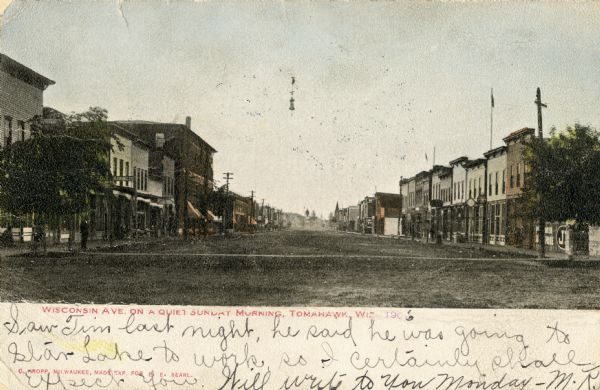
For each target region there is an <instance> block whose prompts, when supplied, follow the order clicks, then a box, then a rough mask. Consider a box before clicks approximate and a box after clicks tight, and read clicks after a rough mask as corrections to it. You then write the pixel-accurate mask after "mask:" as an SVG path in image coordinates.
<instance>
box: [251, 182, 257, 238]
mask: <svg viewBox="0 0 600 390" xmlns="http://www.w3.org/2000/svg"><path fill="white" fill-rule="evenodd" d="M253 220H254V222H256V217H255V216H254V190H252V191H250V225H251V226H250V230H251V231H252V233H254V225H253V224H252V221H253Z"/></svg>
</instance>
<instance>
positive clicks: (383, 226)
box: [375, 192, 402, 236]
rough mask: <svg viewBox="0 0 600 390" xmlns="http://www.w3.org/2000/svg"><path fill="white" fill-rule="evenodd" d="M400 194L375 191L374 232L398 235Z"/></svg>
mask: <svg viewBox="0 0 600 390" xmlns="http://www.w3.org/2000/svg"><path fill="white" fill-rule="evenodd" d="M401 206H402V198H401V196H400V194H390V193H385V192H376V193H375V233H376V234H381V235H385V236H391V235H398V220H399V217H400V212H401V210H402V208H401Z"/></svg>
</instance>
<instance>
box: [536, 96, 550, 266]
mask: <svg viewBox="0 0 600 390" xmlns="http://www.w3.org/2000/svg"><path fill="white" fill-rule="evenodd" d="M535 104H536V105H537V115H538V138H539V139H540V141H541V142H543V141H544V131H543V129H542V107H544V108H546V107H548V106H547V105H545V104H544V103H542V93H541V92H540V88H539V87H538V89H537V92H536V99H535ZM538 230H539V231H538V242H539V248H538V257H539V258H540V259H543V258H544V257H546V221H545V220H544V217H543V215H542V213H541V212H540V215H539V226H538Z"/></svg>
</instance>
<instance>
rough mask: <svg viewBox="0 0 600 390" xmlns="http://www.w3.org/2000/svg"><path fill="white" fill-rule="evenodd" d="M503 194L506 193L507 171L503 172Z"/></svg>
mask: <svg viewBox="0 0 600 390" xmlns="http://www.w3.org/2000/svg"><path fill="white" fill-rule="evenodd" d="M502 193H503V194H505V193H506V169H503V170H502Z"/></svg>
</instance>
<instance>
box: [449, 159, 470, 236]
mask: <svg viewBox="0 0 600 390" xmlns="http://www.w3.org/2000/svg"><path fill="white" fill-rule="evenodd" d="M468 162H469V159H468V158H467V157H465V156H463V157H459V158H456V159H454V160H452V161H450V166H451V167H452V227H451V230H452V240H453V241H454V242H462V241H465V240H466V237H467V208H466V207H467V205H466V201H467V192H466V188H467V170H466V168H465V166H466V164H467V163H468Z"/></svg>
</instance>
